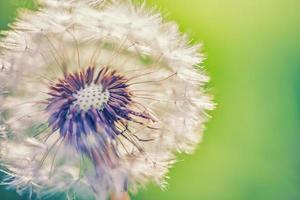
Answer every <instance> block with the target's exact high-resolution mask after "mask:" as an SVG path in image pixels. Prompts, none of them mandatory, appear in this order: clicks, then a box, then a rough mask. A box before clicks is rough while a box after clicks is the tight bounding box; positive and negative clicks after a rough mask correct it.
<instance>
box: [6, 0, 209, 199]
mask: <svg viewBox="0 0 300 200" xmlns="http://www.w3.org/2000/svg"><path fill="white" fill-rule="evenodd" d="M10 27H11V30H9V31H5V32H3V33H2V35H3V36H4V37H3V38H2V39H1V40H0V78H1V80H4V82H1V83H0V136H1V137H0V148H1V149H0V153H1V161H2V163H3V166H4V167H5V168H6V169H7V170H6V171H5V173H6V174H7V177H6V178H5V180H4V181H3V183H4V184H6V185H8V186H9V187H11V188H17V191H18V192H20V193H26V192H27V193H29V194H36V195H37V196H49V195H53V194H55V193H64V192H65V193H67V194H66V197H68V196H73V195H75V196H80V195H88V196H89V197H91V198H92V199H93V198H94V199H106V198H107V197H108V196H110V195H111V194H114V195H117V196H118V195H119V194H122V193H123V192H127V191H129V190H130V191H136V190H137V189H138V188H139V187H141V186H144V185H145V184H147V183H149V182H154V183H156V184H158V185H159V186H160V187H164V186H165V185H166V181H165V177H166V174H167V172H168V169H169V168H170V167H171V166H172V165H173V164H174V163H175V161H176V158H175V154H176V153H177V152H184V153H191V152H193V150H194V149H195V147H196V145H197V144H198V143H199V141H200V140H201V137H202V132H203V128H204V123H205V122H206V120H207V118H208V117H207V114H206V111H207V110H210V109H213V107H214V104H213V103H212V102H211V97H210V96H209V95H207V94H206V91H205V89H204V88H203V86H204V85H205V84H206V82H207V81H208V80H209V78H208V76H207V75H206V74H205V73H204V72H203V69H202V67H199V65H200V64H201V62H202V60H203V56H202V55H201V54H200V53H199V49H200V46H199V45H192V44H189V42H188V41H189V40H188V37H187V36H186V35H184V34H181V33H180V32H179V31H178V27H177V25H176V24H175V23H173V22H165V21H164V20H163V18H162V17H161V15H160V14H159V13H157V12H156V11H154V10H149V9H148V8H147V7H146V6H145V5H144V4H143V5H135V4H134V3H132V2H131V1H129V0H105V1H101V0H99V1H97V0H64V1H59V0H41V1H40V6H39V9H38V10H35V11H23V12H20V15H19V16H18V18H17V20H16V22H14V23H13V24H11V25H10ZM14 147H17V148H14ZM74 191H78V192H75V193H76V194H73V193H74Z"/></svg>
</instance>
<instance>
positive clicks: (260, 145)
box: [0, 0, 300, 200]
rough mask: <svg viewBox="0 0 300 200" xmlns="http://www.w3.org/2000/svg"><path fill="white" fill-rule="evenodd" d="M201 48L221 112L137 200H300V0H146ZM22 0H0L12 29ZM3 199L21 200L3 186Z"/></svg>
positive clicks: (0, 20)
mask: <svg viewBox="0 0 300 200" xmlns="http://www.w3.org/2000/svg"><path fill="white" fill-rule="evenodd" d="M148 2H149V6H152V5H156V7H157V8H158V9H159V10H161V11H162V12H163V13H165V14H167V15H166V16H167V17H168V18H169V19H171V20H176V21H177V22H178V23H179V25H180V28H181V29H182V30H183V31H187V32H188V33H189V34H190V35H191V38H192V39H193V41H194V42H203V43H204V52H205V53H206V55H207V58H208V59H207V60H206V62H205V66H207V72H208V73H209V74H210V75H211V77H212V81H211V83H210V88H212V89H211V92H212V93H213V94H214V95H215V100H216V102H217V104H218V108H217V109H216V110H215V111H214V112H212V113H211V115H212V116H213V118H212V119H211V121H210V122H209V123H208V126H207V130H206V132H205V137H204V141H203V142H202V144H201V145H200V146H199V148H198V150H197V151H196V152H195V154H194V155H189V156H180V160H181V161H180V162H179V163H177V164H176V166H175V167H174V168H173V169H172V170H171V172H170V174H169V175H170V177H171V178H170V180H169V183H170V184H169V187H168V189H167V190H166V191H161V190H159V189H158V188H157V187H155V186H150V187H147V188H146V189H144V190H143V191H141V192H140V193H139V194H138V195H137V196H135V197H133V199H134V200H171V199H172V200H173V199H180V200H181V199H184V200H254V199H255V200H269V199H270V200H297V199H300V11H299V8H300V1H299V0H251V1H250V0H149V1H148ZM19 6H32V4H30V3H28V2H27V3H24V1H23V0H12V1H9V0H0V28H1V29H5V28H7V23H8V22H9V21H12V20H13V16H14V14H15V9H16V8H17V7H19ZM0 199H1V200H2V199H3V200H10V199H12V200H19V199H24V198H20V197H18V196H17V195H16V194H15V193H14V192H13V191H6V190H5V189H4V187H1V191H0Z"/></svg>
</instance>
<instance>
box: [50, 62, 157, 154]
mask: <svg viewBox="0 0 300 200" xmlns="http://www.w3.org/2000/svg"><path fill="white" fill-rule="evenodd" d="M128 81H129V80H128V79H126V78H125V77H124V76H122V75H119V74H117V72H116V71H114V70H109V69H108V68H107V67H105V68H101V69H99V71H98V72H97V73H96V68H93V67H89V68H87V69H86V70H84V71H82V72H80V73H73V74H71V73H70V74H68V75H66V76H65V77H64V79H59V80H58V82H57V83H55V84H54V85H52V86H50V92H49V93H48V94H49V95H50V98H49V99H48V106H47V108H46V111H47V112H48V113H49V119H48V123H49V126H50V127H51V128H52V132H55V131H59V133H60V136H61V137H62V138H63V139H66V141H67V142H68V143H69V144H71V145H73V146H75V147H76V148H77V149H78V150H81V151H84V152H86V151H89V150H90V148H91V147H90V146H89V145H90V144H89V143H90V142H89V141H90V138H93V145H95V144H99V146H100V147H101V146H105V145H106V144H107V143H109V141H111V140H114V139H115V138H116V137H117V136H118V135H123V136H124V133H125V132H126V131H129V129H128V124H129V122H133V123H138V124H139V125H144V121H145V120H152V121H154V119H152V118H151V116H150V115H149V114H148V113H147V112H145V111H143V112H141V111H135V110H133V108H132V106H131V105H132V104H134V102H133V100H132V94H131V92H130V90H129V88H128ZM103 148H104V147H103Z"/></svg>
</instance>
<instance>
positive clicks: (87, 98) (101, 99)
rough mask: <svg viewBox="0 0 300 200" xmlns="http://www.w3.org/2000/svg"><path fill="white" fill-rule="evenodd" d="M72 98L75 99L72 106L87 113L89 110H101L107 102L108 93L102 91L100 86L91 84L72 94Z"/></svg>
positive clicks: (105, 90) (104, 90)
mask: <svg viewBox="0 0 300 200" xmlns="http://www.w3.org/2000/svg"><path fill="white" fill-rule="evenodd" d="M73 96H74V97H75V98H76V100H75V101H74V105H78V106H79V107H80V109H82V110H84V111H88V110H89V109H90V108H98V109H100V110H102V109H103V107H104V104H106V103H107V102H108V100H109V91H108V90H107V89H104V88H103V87H102V85H101V84H97V85H96V84H93V83H92V84H90V85H88V86H86V87H85V88H82V89H80V90H79V91H78V92H76V93H74V94H73Z"/></svg>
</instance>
